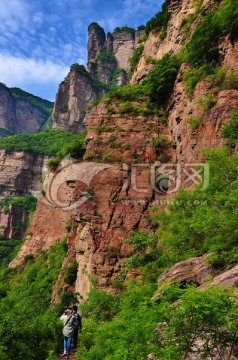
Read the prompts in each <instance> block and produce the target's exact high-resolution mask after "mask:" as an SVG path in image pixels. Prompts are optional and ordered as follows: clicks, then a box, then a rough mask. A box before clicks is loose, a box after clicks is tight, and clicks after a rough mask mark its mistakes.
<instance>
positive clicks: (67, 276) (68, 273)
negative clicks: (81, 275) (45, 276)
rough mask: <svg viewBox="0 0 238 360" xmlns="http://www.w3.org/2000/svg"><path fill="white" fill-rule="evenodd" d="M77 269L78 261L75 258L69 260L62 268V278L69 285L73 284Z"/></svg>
mask: <svg viewBox="0 0 238 360" xmlns="http://www.w3.org/2000/svg"><path fill="white" fill-rule="evenodd" d="M77 271H78V263H77V261H75V260H71V261H70V264H69V265H68V266H66V267H64V268H63V270H62V271H61V274H62V275H63V277H64V280H65V281H66V283H67V284H69V285H74V283H75V280H76V278H77Z"/></svg>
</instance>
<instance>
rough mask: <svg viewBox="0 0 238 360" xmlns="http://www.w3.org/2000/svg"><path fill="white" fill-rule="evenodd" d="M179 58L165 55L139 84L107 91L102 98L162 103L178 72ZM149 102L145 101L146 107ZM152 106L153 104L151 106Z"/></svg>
mask: <svg viewBox="0 0 238 360" xmlns="http://www.w3.org/2000/svg"><path fill="white" fill-rule="evenodd" d="M179 67H180V60H179V58H178V57H177V56H172V55H165V56H164V57H163V58H162V59H160V60H158V61H157V62H156V63H155V65H154V67H153V68H152V69H151V70H150V72H149V74H148V76H147V77H146V79H145V80H144V81H143V82H142V83H141V84H136V85H126V86H123V87H121V88H119V89H117V90H116V91H113V92H109V93H108V94H106V95H105V96H104V98H103V99H110V98H113V99H114V100H115V99H116V100H118V101H126V102H127V103H128V102H130V101H143V100H144V101H145V102H146V101H148V100H149V101H150V102H151V103H154V104H156V105H163V104H164V103H165V102H166V100H167V98H168V95H169V93H170V92H171V90H172V89H173V86H174V81H175V79H176V76H177V74H178V70H179ZM151 106H152V104H151V105H150V106H149V102H147V107H151ZM152 107H153V106H152Z"/></svg>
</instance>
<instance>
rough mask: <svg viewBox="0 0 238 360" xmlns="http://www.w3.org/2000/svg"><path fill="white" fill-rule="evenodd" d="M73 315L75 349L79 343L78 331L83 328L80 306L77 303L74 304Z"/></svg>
mask: <svg viewBox="0 0 238 360" xmlns="http://www.w3.org/2000/svg"><path fill="white" fill-rule="evenodd" d="M73 316H74V317H75V322H74V340H73V342H74V351H75V350H76V349H77V345H78V332H79V331H80V332H81V330H82V320H81V316H80V315H79V313H78V307H77V305H74V306H73Z"/></svg>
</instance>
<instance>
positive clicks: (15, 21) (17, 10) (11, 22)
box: [0, 0, 30, 31]
mask: <svg viewBox="0 0 238 360" xmlns="http://www.w3.org/2000/svg"><path fill="white" fill-rule="evenodd" d="M29 11H30V8H29V6H28V5H27V4H26V2H25V1H24V0H1V11H0V21H1V22H4V23H5V25H7V26H9V27H10V28H11V30H13V31H16V30H17V29H18V28H19V26H20V24H21V23H25V22H27V21H28V18H29Z"/></svg>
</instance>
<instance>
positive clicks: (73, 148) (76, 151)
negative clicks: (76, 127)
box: [48, 130, 86, 170]
mask: <svg viewBox="0 0 238 360" xmlns="http://www.w3.org/2000/svg"><path fill="white" fill-rule="evenodd" d="M71 136H72V137H71V139H70V142H69V143H66V142H65V143H64V144H63V145H62V147H61V149H60V150H59V151H57V152H56V156H55V157H54V158H53V159H51V160H50V161H49V162H48V167H49V168H50V169H52V170H55V169H56V168H57V166H58V165H59V163H60V161H61V160H63V159H64V158H65V157H66V156H71V157H73V158H76V159H80V158H82V157H83V155H84V153H85V143H84V141H85V137H86V130H84V131H82V132H81V133H79V134H78V135H72V134H71Z"/></svg>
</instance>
